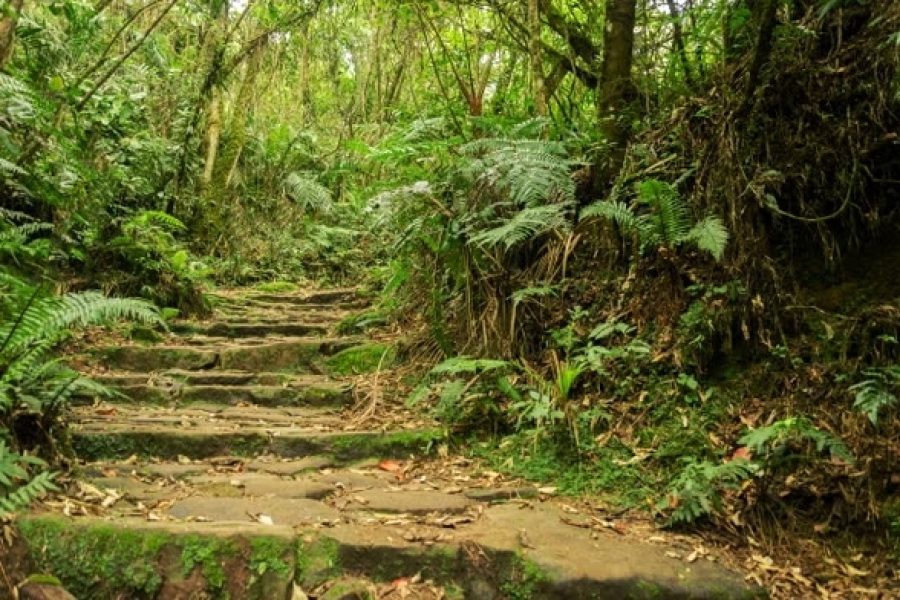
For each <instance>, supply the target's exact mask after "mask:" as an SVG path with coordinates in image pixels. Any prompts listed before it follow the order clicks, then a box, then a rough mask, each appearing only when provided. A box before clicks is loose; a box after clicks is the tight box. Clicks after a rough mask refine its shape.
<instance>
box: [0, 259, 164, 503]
mask: <svg viewBox="0 0 900 600" xmlns="http://www.w3.org/2000/svg"><path fill="white" fill-rule="evenodd" d="M118 318H129V319H134V320H138V321H142V322H146V323H156V322H159V317H158V315H157V313H156V311H155V310H154V309H153V308H152V307H151V306H149V305H148V304H147V303H145V302H142V301H137V300H123V299H114V298H106V297H104V296H102V295H100V294H97V293H92V292H88V293H81V294H68V295H66V296H61V297H55V296H47V295H44V294H42V291H41V289H40V288H32V287H31V286H29V285H28V284H26V283H25V282H23V281H21V280H19V279H17V278H15V277H12V276H10V275H2V274H0V319H2V324H0V517H3V516H5V515H7V514H8V513H11V512H15V511H17V510H19V509H22V508H24V507H26V506H27V505H28V504H30V503H31V502H32V501H33V500H34V499H35V498H37V497H39V496H41V495H42V494H43V493H45V492H47V491H48V490H51V489H53V484H52V475H51V474H49V473H47V472H37V473H35V470H41V469H44V468H46V467H47V463H46V462H45V461H43V460H40V459H38V458H35V456H36V455H42V456H43V457H44V458H46V459H47V460H48V461H50V462H57V461H58V460H59V459H60V457H61V455H62V454H64V453H65V449H64V448H61V447H60V444H61V443H63V444H64V443H65V440H66V435H65V424H64V422H63V412H64V410H65V408H66V406H67V403H68V401H69V399H70V398H71V397H72V396H73V395H75V394H78V393H93V394H96V393H104V392H105V390H103V389H102V388H100V387H99V386H97V385H96V384H94V383H93V382H91V381H90V380H88V379H85V378H84V377H82V376H81V375H79V374H78V373H76V372H75V371H72V370H71V369H68V368H66V367H65V366H64V365H63V364H62V363H61V362H60V361H59V360H58V359H55V358H53V357H52V355H51V351H52V349H53V347H54V346H55V345H56V344H57V343H58V342H60V341H61V340H62V339H64V338H65V337H66V335H67V334H68V332H69V331H70V330H71V329H72V328H75V327H83V326H86V325H90V324H96V323H103V322H106V321H108V320H110V319H118ZM26 453H27V454H26Z"/></svg>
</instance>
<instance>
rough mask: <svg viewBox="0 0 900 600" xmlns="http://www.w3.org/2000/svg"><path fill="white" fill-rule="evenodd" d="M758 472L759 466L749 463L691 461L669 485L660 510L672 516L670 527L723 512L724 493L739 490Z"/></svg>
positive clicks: (739, 460) (744, 461)
mask: <svg viewBox="0 0 900 600" xmlns="http://www.w3.org/2000/svg"><path fill="white" fill-rule="evenodd" d="M756 472H757V467H756V465H754V464H753V463H751V462H749V461H746V460H741V459H738V460H732V461H730V462H725V463H713V462H710V461H706V460H704V461H697V460H693V459H691V460H689V461H688V462H687V464H686V465H685V467H684V468H683V469H682V471H681V472H680V473H679V474H678V476H676V477H675V479H674V480H672V483H671V484H669V491H668V493H667V495H666V498H665V499H664V500H662V501H660V503H659V504H658V505H657V508H658V509H660V510H663V511H667V512H668V513H669V518H668V522H669V524H670V525H677V524H682V523H693V522H694V521H696V520H697V519H699V518H701V517H705V516H709V515H713V514H716V513H718V512H720V511H721V510H722V508H723V506H724V498H723V496H724V493H725V492H727V491H729V490H735V489H738V488H739V487H740V485H741V484H742V483H743V482H744V481H746V480H748V479H750V478H752V477H753V476H754V475H755V473H756Z"/></svg>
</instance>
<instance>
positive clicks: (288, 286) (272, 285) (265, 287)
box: [256, 281, 297, 294]
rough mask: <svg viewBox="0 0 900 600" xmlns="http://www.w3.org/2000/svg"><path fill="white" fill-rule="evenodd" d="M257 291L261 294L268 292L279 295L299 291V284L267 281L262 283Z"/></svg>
mask: <svg viewBox="0 0 900 600" xmlns="http://www.w3.org/2000/svg"><path fill="white" fill-rule="evenodd" d="M256 289H257V290H259V291H260V292H268V293H270V294H277V293H279V292H295V291H297V284H296V283H294V282H293V281H267V282H265V283H260V284H258V285H257V286H256Z"/></svg>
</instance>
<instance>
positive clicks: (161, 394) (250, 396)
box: [74, 377, 353, 407]
mask: <svg viewBox="0 0 900 600" xmlns="http://www.w3.org/2000/svg"><path fill="white" fill-rule="evenodd" d="M120 379H121V378H120ZM306 379H307V382H306V383H304V384H297V383H296V381H297V380H296V379H295V384H294V385H292V386H287V385H259V384H255V385H234V384H225V385H184V384H181V383H178V382H175V381H172V380H170V381H165V380H156V381H154V383H153V384H125V385H122V384H119V385H116V386H115V387H114V388H113V389H114V390H115V391H116V392H118V394H119V396H117V397H114V398H111V399H109V401H110V402H112V403H115V404H122V403H139V404H142V405H164V406H175V405H178V406H185V405H192V404H197V403H207V404H225V405H233V404H255V405H260V406H338V407H340V406H345V405H347V404H348V403H350V402H352V400H353V395H352V389H351V388H350V386H348V385H341V384H338V383H335V382H332V381H330V380H328V379H324V378H320V381H315V378H314V377H307V378H306ZM92 400H93V398H91V397H83V398H77V397H76V398H74V403H75V404H76V405H77V404H80V403H84V402H91V401H92Z"/></svg>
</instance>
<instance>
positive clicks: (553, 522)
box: [16, 499, 764, 600]
mask: <svg viewBox="0 0 900 600" xmlns="http://www.w3.org/2000/svg"><path fill="white" fill-rule="evenodd" d="M190 508H191V509H192V510H196V511H197V512H198V513H207V514H211V515H214V516H216V515H219V516H223V517H228V519H220V520H216V521H213V522H204V521H201V520H200V519H202V518H203V517H204V516H205V514H188V513H189V512H191V511H185V513H184V514H185V515H186V516H185V517H184V520H181V521H170V520H159V521H152V520H147V519H146V518H137V517H119V518H117V519H115V520H114V521H110V520H105V519H101V518H96V517H77V518H66V517H62V516H55V515H32V516H27V517H24V518H20V519H19V520H18V521H17V522H16V527H17V529H18V532H19V535H18V536H16V539H17V540H18V543H19V544H20V545H21V546H23V548H22V549H21V551H20V554H21V555H23V556H28V557H30V561H31V563H30V564H28V565H26V567H27V568H28V569H30V571H28V572H41V573H53V574H54V575H56V576H57V577H59V578H60V579H61V581H62V583H63V585H65V586H66V587H67V588H68V589H69V590H70V591H71V592H73V593H74V594H75V595H76V596H77V597H79V598H96V599H98V600H105V599H107V598H109V599H112V598H122V597H125V598H132V597H155V598H188V597H192V598H193V597H229V598H232V599H233V600H239V599H248V600H249V599H260V600H261V599H268V598H279V599H281V598H298V597H307V596H308V593H313V591H314V590H315V589H316V588H318V587H319V586H322V585H323V584H326V585H325V587H327V582H329V581H332V580H335V579H337V578H340V577H341V575H342V574H349V573H352V574H354V575H357V576H362V577H366V578H368V579H371V580H372V581H376V582H391V581H398V580H403V579H408V578H412V577H415V576H417V575H418V576H421V578H422V579H424V580H430V581H433V582H434V583H435V584H436V585H439V586H443V587H444V588H445V589H446V591H447V593H446V597H453V598H470V599H474V600H499V599H501V598H511V597H514V598H527V599H534V600H543V599H546V600H550V599H553V600H557V599H560V598H565V599H575V600H578V599H588V598H730V599H741V598H754V597H763V596H764V594H763V593H762V591H761V590H758V589H755V588H751V587H748V586H747V585H746V584H745V583H744V581H743V578H742V577H741V576H740V575H739V574H737V573H734V572H732V571H729V570H727V569H726V568H724V567H722V566H720V565H719V564H717V563H715V562H710V561H708V560H705V559H702V558H701V559H700V560H697V561H695V562H690V563H689V562H687V561H685V560H683V559H680V558H674V557H673V556H684V555H685V553H689V552H690V551H691V549H690V548H687V549H682V548H678V547H677V545H676V544H677V542H676V541H674V540H673V541H668V540H666V541H665V543H662V544H660V543H649V542H645V541H642V540H640V539H638V538H637V537H634V538H632V537H630V536H623V535H620V534H617V533H612V532H605V531H594V530H592V529H591V528H577V527H573V526H570V525H568V524H566V523H564V522H563V521H562V520H561V519H563V518H567V519H569V520H572V519H571V517H566V515H565V513H563V512H562V511H561V510H560V509H559V508H558V507H555V506H547V505H535V506H532V507H531V508H530V509H528V510H527V511H523V508H522V507H521V506H518V505H514V504H509V505H500V506H492V507H488V508H486V509H484V510H483V511H482V512H480V513H478V514H474V515H473V517H472V519H471V521H472V522H470V523H462V522H461V523H460V524H459V525H457V526H455V527H446V526H445V527H442V526H440V525H438V524H437V521H436V520H431V521H429V520H424V521H416V520H410V519H393V520H375V521H369V522H360V521H357V520H354V519H352V518H351V519H350V520H349V521H348V520H346V519H343V518H337V517H336V512H337V511H335V510H334V509H331V508H330V507H328V506H326V505H324V504H322V503H320V502H317V501H313V500H307V499H296V500H292V501H287V500H282V501H280V502H279V503H278V504H277V505H275V504H271V503H267V502H266V501H265V500H255V501H248V500H243V499H233V500H230V501H228V502H221V503H219V504H218V505H217V504H216V503H210V504H208V505H207V506H205V507H204V506H201V505H200V504H199V503H196V502H195V504H194V505H193V506H191V507H190ZM239 511H243V512H239ZM523 515H527V518H523ZM157 518H160V517H159V516H157ZM189 519H195V520H193V521H192V520H189ZM254 521H255V522H254ZM260 521H264V522H260ZM265 523H271V524H265ZM523 531H524V532H525V533H523ZM526 534H527V538H528V541H527V542H523V539H524V537H525V535H526ZM667 553H668V555H667ZM573 559H574V560H573ZM322 597H323V598H326V597H327V598H344V597H345V596H343V595H328V596H322ZM353 597H357V596H353ZM363 597H365V596H363Z"/></svg>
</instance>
